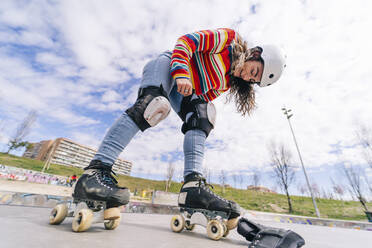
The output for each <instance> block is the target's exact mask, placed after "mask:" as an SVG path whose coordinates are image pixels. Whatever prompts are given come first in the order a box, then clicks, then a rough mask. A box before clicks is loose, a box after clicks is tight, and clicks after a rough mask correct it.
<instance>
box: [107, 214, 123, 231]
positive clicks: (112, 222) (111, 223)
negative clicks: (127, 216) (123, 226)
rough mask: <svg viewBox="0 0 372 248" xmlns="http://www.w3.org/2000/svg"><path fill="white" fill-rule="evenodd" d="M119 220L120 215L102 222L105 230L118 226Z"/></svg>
mask: <svg viewBox="0 0 372 248" xmlns="http://www.w3.org/2000/svg"><path fill="white" fill-rule="evenodd" d="M120 220H121V217H119V218H117V219H114V220H109V221H106V222H105V223H104V224H105V229H106V230H114V229H115V228H117V227H118V226H119V224H120Z"/></svg>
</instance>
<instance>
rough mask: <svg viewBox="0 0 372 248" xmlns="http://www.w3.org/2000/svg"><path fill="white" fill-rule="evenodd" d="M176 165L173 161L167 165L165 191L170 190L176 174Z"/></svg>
mask: <svg viewBox="0 0 372 248" xmlns="http://www.w3.org/2000/svg"><path fill="white" fill-rule="evenodd" d="M175 169H176V167H175V166H174V164H173V163H171V162H169V163H168V166H167V174H166V182H165V192H168V190H169V188H170V186H171V183H172V178H173V176H174V171H175Z"/></svg>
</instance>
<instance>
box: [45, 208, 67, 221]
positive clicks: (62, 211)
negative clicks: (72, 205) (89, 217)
mask: <svg viewBox="0 0 372 248" xmlns="http://www.w3.org/2000/svg"><path fill="white" fill-rule="evenodd" d="M67 214H68V209H67V205H66V204H58V205H56V206H55V207H54V208H53V209H52V212H51V213H50V216H49V224H51V225H59V224H61V223H62V222H63V221H64V219H65V218H66V216H67Z"/></svg>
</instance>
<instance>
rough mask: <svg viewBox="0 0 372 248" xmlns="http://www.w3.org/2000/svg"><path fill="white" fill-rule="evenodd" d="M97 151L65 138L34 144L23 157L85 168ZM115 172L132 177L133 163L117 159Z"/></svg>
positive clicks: (114, 167)
mask: <svg viewBox="0 0 372 248" xmlns="http://www.w3.org/2000/svg"><path fill="white" fill-rule="evenodd" d="M96 152H97V151H96V150H94V149H92V148H89V147H87V146H83V145H80V144H78V143H76V142H73V141H71V140H68V139H65V138H58V139H56V140H43V141H40V142H38V143H33V146H32V147H31V148H30V149H28V150H26V151H25V153H24V154H23V157H26V158H32V159H38V160H42V161H46V163H53V164H60V165H65V166H75V167H79V168H84V167H86V166H88V164H89V162H90V161H91V160H92V158H93V156H94V155H95V154H96ZM113 170H114V171H115V173H118V174H122V175H128V176H129V175H130V172H131V170H132V163H131V162H129V161H126V160H123V159H117V160H116V162H115V164H114V166H113Z"/></svg>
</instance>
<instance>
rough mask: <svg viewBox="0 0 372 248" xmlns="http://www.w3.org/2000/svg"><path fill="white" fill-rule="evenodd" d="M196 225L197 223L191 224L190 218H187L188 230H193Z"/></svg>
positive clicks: (186, 226)
mask: <svg viewBox="0 0 372 248" xmlns="http://www.w3.org/2000/svg"><path fill="white" fill-rule="evenodd" d="M194 227H195V224H190V221H189V220H186V221H185V229H186V230H187V231H190V232H191V231H192V230H194Z"/></svg>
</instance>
